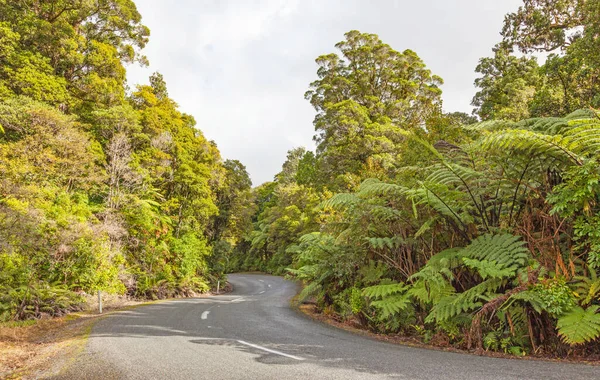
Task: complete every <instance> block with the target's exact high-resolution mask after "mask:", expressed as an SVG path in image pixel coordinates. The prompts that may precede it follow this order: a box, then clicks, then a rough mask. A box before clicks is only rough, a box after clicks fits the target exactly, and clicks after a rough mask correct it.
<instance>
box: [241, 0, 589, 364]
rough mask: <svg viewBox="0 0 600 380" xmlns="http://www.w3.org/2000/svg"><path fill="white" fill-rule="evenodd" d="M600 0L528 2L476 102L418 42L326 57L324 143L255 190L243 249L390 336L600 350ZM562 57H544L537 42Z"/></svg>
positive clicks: (299, 152)
mask: <svg viewBox="0 0 600 380" xmlns="http://www.w3.org/2000/svg"><path fill="white" fill-rule="evenodd" d="M598 12H600V2H599V1H596V0H589V1H577V0H566V1H550V2H548V1H536V0H527V1H525V2H524V5H523V6H522V7H521V8H519V9H518V10H517V11H516V12H515V13H511V14H508V15H507V16H506V18H505V23H504V27H503V29H502V31H501V35H502V40H501V41H500V42H499V43H498V44H497V45H496V46H495V47H494V49H493V53H494V55H493V56H492V57H487V58H482V59H481V60H480V62H479V65H478V66H477V68H476V72H477V73H478V76H479V77H478V79H477V80H476V81H475V84H476V86H477V87H478V92H477V93H476V95H475V96H474V98H473V106H474V107H475V109H474V115H473V116H472V115H467V114H462V113H456V112H454V113H447V112H443V111H442V101H441V87H440V86H441V84H442V79H441V78H439V77H438V76H436V75H435V74H434V73H432V72H431V71H430V70H428V69H427V67H426V65H425V63H424V62H423V61H422V60H421V59H420V58H419V57H418V56H417V54H416V53H415V52H413V51H410V50H405V51H396V50H394V49H393V48H392V47H390V46H388V45H386V44H385V43H384V42H382V41H381V40H380V39H379V38H378V37H377V36H376V35H373V34H364V33H360V32H358V31H351V32H349V33H347V34H346V35H345V39H344V40H343V41H341V42H340V43H338V44H337V45H336V48H337V52H335V53H330V54H326V55H323V56H320V57H318V58H317V60H316V62H317V64H318V66H319V69H318V71H317V79H316V80H315V81H314V82H313V83H311V84H310V86H309V89H308V91H307V93H306V95H305V96H306V99H307V100H308V101H309V102H310V103H311V104H312V105H313V106H314V108H315V110H316V113H317V114H316V117H315V120H314V126H315V131H316V134H315V137H314V140H315V142H316V144H317V149H316V152H315V153H313V152H310V151H306V150H304V149H302V148H298V149H294V150H291V151H290V152H289V154H288V157H287V160H286V161H285V163H284V164H283V166H282V171H281V173H279V174H278V175H277V176H276V177H275V180H274V181H273V182H270V183H266V184H263V185H261V186H259V187H258V188H256V189H255V190H254V192H255V195H256V200H257V212H256V214H255V216H254V226H255V227H254V231H253V232H252V233H251V234H250V235H248V236H247V238H246V241H245V242H244V243H243V245H240V246H238V247H241V249H239V250H238V251H236V254H235V255H234V257H233V259H232V260H231V262H232V263H233V267H232V268H231V269H235V270H247V269H258V270H265V271H269V272H272V273H277V274H287V275H289V276H292V277H293V278H297V279H300V280H302V281H303V282H304V283H305V288H304V290H303V292H302V294H301V295H300V298H301V299H305V300H311V301H312V302H314V303H315V304H316V308H317V310H318V311H320V312H321V313H324V314H326V315H329V316H330V317H331V318H334V319H336V320H338V321H342V322H343V321H347V322H351V323H354V324H359V325H361V326H363V328H367V329H370V330H372V331H374V332H377V333H388V334H400V335H404V336H410V337H414V338H415V339H418V340H420V341H423V342H429V343H432V344H435V345H440V346H446V347H456V348H462V349H471V350H474V351H477V352H484V351H497V352H502V353H508V354H514V355H527V354H535V355H545V356H548V355H549V356H560V357H564V356H567V355H575V356H586V357H598V354H599V353H600V345H599V343H598V341H599V339H600V314H599V313H598V309H599V308H600V279H599V277H598V273H599V272H598V271H599V270H600V268H599V267H600V240H599V236H600V234H599V232H598V231H600V224H599V220H600V219H598V213H599V211H600V209H599V207H600V206H599V200H600V197H599V195H600V170H599V166H598V159H599V158H600V132H599V131H600V115H599V114H598V112H597V111H596V109H597V108H598V107H599V106H600V103H599V102H600V95H599V94H600V92H599V91H598V83H599V82H598V76H599V75H600V60H599V59H598V56H597V54H596V53H595V52H596V51H598V48H599V47H600V46H599V45H598V38H597V36H598V31H599V30H600V29H599V28H600V14H599V13H598ZM535 52H550V55H549V56H548V57H547V59H546V60H545V62H543V63H538V60H537V59H536V58H535V56H533V55H531V54H530V53H535Z"/></svg>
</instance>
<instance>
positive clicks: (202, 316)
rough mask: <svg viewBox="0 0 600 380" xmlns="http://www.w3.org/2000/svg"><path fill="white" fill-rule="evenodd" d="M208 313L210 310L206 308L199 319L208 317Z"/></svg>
mask: <svg viewBox="0 0 600 380" xmlns="http://www.w3.org/2000/svg"><path fill="white" fill-rule="evenodd" d="M208 313H210V311H208V310H206V311H205V312H204V313H202V315H201V316H200V318H201V319H206V318H208Z"/></svg>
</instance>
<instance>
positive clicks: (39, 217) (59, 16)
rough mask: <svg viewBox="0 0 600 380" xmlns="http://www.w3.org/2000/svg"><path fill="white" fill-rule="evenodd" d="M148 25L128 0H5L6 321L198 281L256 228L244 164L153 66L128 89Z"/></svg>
mask: <svg viewBox="0 0 600 380" xmlns="http://www.w3.org/2000/svg"><path fill="white" fill-rule="evenodd" d="M148 34H149V31H148V29H147V28H146V27H145V26H144V25H143V24H142V23H141V16H140V14H139V13H138V12H137V9H136V6H135V4H134V3H133V1H131V0H99V1H95V2H88V1H83V2H81V1H80V2H71V1H63V0H59V1H53V2H41V3H39V2H32V1H28V0H25V1H22V2H19V4H17V3H15V2H6V1H3V2H2V1H0V125H1V132H0V162H2V165H0V177H1V180H0V278H1V280H2V281H0V287H1V288H0V291H1V292H2V298H1V299H0V309H1V313H2V317H1V318H2V319H22V318H37V317H40V316H42V315H44V314H50V315H60V314H62V313H64V312H67V311H69V310H74V309H76V308H77V307H79V303H80V298H79V296H77V293H76V292H93V291H96V290H103V291H105V292H110V293H127V294H128V295H131V296H138V297H149V298H163V297H170V296H177V295H193V294H195V293H197V292H204V291H207V290H208V289H209V285H208V283H209V282H211V281H215V280H217V279H220V278H221V277H222V276H223V272H224V270H225V269H226V266H227V263H228V261H229V258H230V257H229V256H230V253H231V251H233V250H234V249H235V248H236V246H237V245H238V244H239V243H240V242H243V241H244V239H243V238H244V235H245V234H246V233H247V232H248V230H249V229H250V228H251V223H252V213H253V211H252V210H253V206H252V205H251V204H252V202H253V198H252V194H251V192H250V187H251V183H250V179H249V177H248V173H247V172H246V169H245V167H244V166H243V165H242V164H241V163H239V162H238V161H226V162H223V161H222V159H221V157H220V154H219V151H218V150H217V148H216V146H215V145H214V143H212V142H210V141H208V140H206V139H205V138H204V136H203V135H202V133H201V132H200V131H199V130H198V129H197V128H196V127H195V121H194V119H193V118H192V117H191V116H189V115H186V114H183V113H181V112H180V111H179V109H178V107H177V105H176V103H175V102H174V101H173V100H172V99H170V98H169V96H168V91H167V86H166V83H165V82H164V78H163V77H162V75H160V74H159V73H155V74H153V75H152V76H151V77H150V85H144V86H135V88H134V89H133V91H129V88H128V87H127V86H126V83H125V78H126V72H125V65H126V64H129V63H133V62H138V63H141V64H145V63H146V59H145V57H143V56H142V55H141V54H140V51H139V50H140V49H141V48H143V47H144V46H145V44H146V43H147V41H148V40H147V37H148ZM126 90H127V91H126ZM126 92H127V93H130V94H129V95H126ZM226 246H227V247H228V248H224V247H226ZM214 247H217V249H214ZM213 252H216V253H217V254H215V255H213Z"/></svg>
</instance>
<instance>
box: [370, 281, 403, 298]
mask: <svg viewBox="0 0 600 380" xmlns="http://www.w3.org/2000/svg"><path fill="white" fill-rule="evenodd" d="M406 289H408V287H407V286H406V285H404V284H403V283H401V282H399V283H396V284H386V285H375V286H369V287H368V288H364V289H363V291H362V294H363V296H365V297H368V298H384V297H387V296H390V295H396V294H398V293H403V292H405V291H406Z"/></svg>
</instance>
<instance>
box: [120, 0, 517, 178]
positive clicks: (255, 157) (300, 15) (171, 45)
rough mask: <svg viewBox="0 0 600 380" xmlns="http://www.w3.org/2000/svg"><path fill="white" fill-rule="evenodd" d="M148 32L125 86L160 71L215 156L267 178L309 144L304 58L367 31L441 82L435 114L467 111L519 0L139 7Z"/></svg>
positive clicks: (267, 1)
mask: <svg viewBox="0 0 600 380" xmlns="http://www.w3.org/2000/svg"><path fill="white" fill-rule="evenodd" d="M136 3H137V6H138V9H139V11H140V13H141V14H142V16H143V23H144V24H145V25H147V26H148V27H149V28H150V30H151V36H150V43H149V44H148V46H147V47H146V49H145V50H144V54H146V56H147V57H148V58H149V60H150V66H149V67H148V68H141V67H137V66H131V67H129V68H128V70H129V74H128V78H129V82H130V86H131V87H133V86H134V85H135V84H137V83H147V78H148V76H149V75H150V74H151V73H152V72H154V71H159V72H160V73H162V74H163V75H164V77H165V80H166V82H167V85H168V89H169V95H170V96H171V97H172V98H173V99H174V100H175V101H176V102H177V103H179V105H180V107H181V110H182V111H183V112H186V113H189V114H192V115H193V116H194V117H195V118H196V121H197V122H198V128H200V129H201V130H202V131H203V132H204V134H205V136H206V137H207V138H208V139H210V140H214V141H216V143H217V145H218V147H219V150H220V151H221V154H222V155H223V157H224V158H232V159H239V160H240V161H242V163H244V165H246V167H247V169H248V171H249V173H250V176H251V177H252V181H253V183H254V185H258V184H260V183H262V182H265V181H270V180H272V179H273V176H274V175H275V174H276V173H277V172H278V171H279V170H280V168H281V164H282V163H283V161H284V159H285V155H286V152H287V151H288V150H289V149H291V148H294V147H297V146H305V147H307V148H309V149H313V148H314V144H313V142H312V136H313V134H314V127H313V125H312V120H313V117H314V114H315V112H314V110H313V108H312V107H311V106H310V104H309V103H308V101H306V100H304V92H305V91H306V90H307V89H308V85H309V83H310V82H312V81H313V80H315V79H316V78H317V76H316V70H317V66H316V64H315V62H314V60H315V58H317V57H318V56H319V55H321V54H327V53H331V52H334V51H335V47H334V45H335V44H336V43H337V42H339V41H341V40H342V39H343V35H344V33H345V32H347V31H349V30H353V29H356V30H359V31H361V32H365V33H375V34H378V35H379V37H380V38H381V39H382V40H383V42H385V43H387V44H389V45H391V47H392V48H394V49H396V50H399V51H402V50H404V49H412V50H414V51H416V52H417V54H418V55H419V56H420V57H421V59H423V61H424V62H425V64H426V65H427V66H428V68H430V69H431V71H432V72H433V73H434V74H437V75H439V76H441V77H442V78H443V79H444V82H445V84H444V85H443V86H442V90H443V100H444V109H445V110H446V111H464V112H468V113H470V112H471V110H472V107H471V106H470V102H471V98H472V97H473V95H474V93H475V88H474V86H473V81H474V79H475V77H476V76H475V72H474V70H475V66H476V65H477V61H478V59H479V58H480V57H483V56H489V55H491V49H492V47H493V46H494V44H495V43H496V42H498V41H499V40H500V35H499V32H500V29H501V27H502V20H503V18H504V15H505V14H506V13H508V12H512V11H515V10H516V9H517V8H518V6H519V5H520V4H522V1H521V0H420V1H419V0H395V1H394V0H372V1H369V0H289V1H275V0H264V1H259V0H254V1H251V0H245V1H244V0H239V1H233V0H221V1H219V0H214V1H209V0H171V1H164V0H138V1H136Z"/></svg>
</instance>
